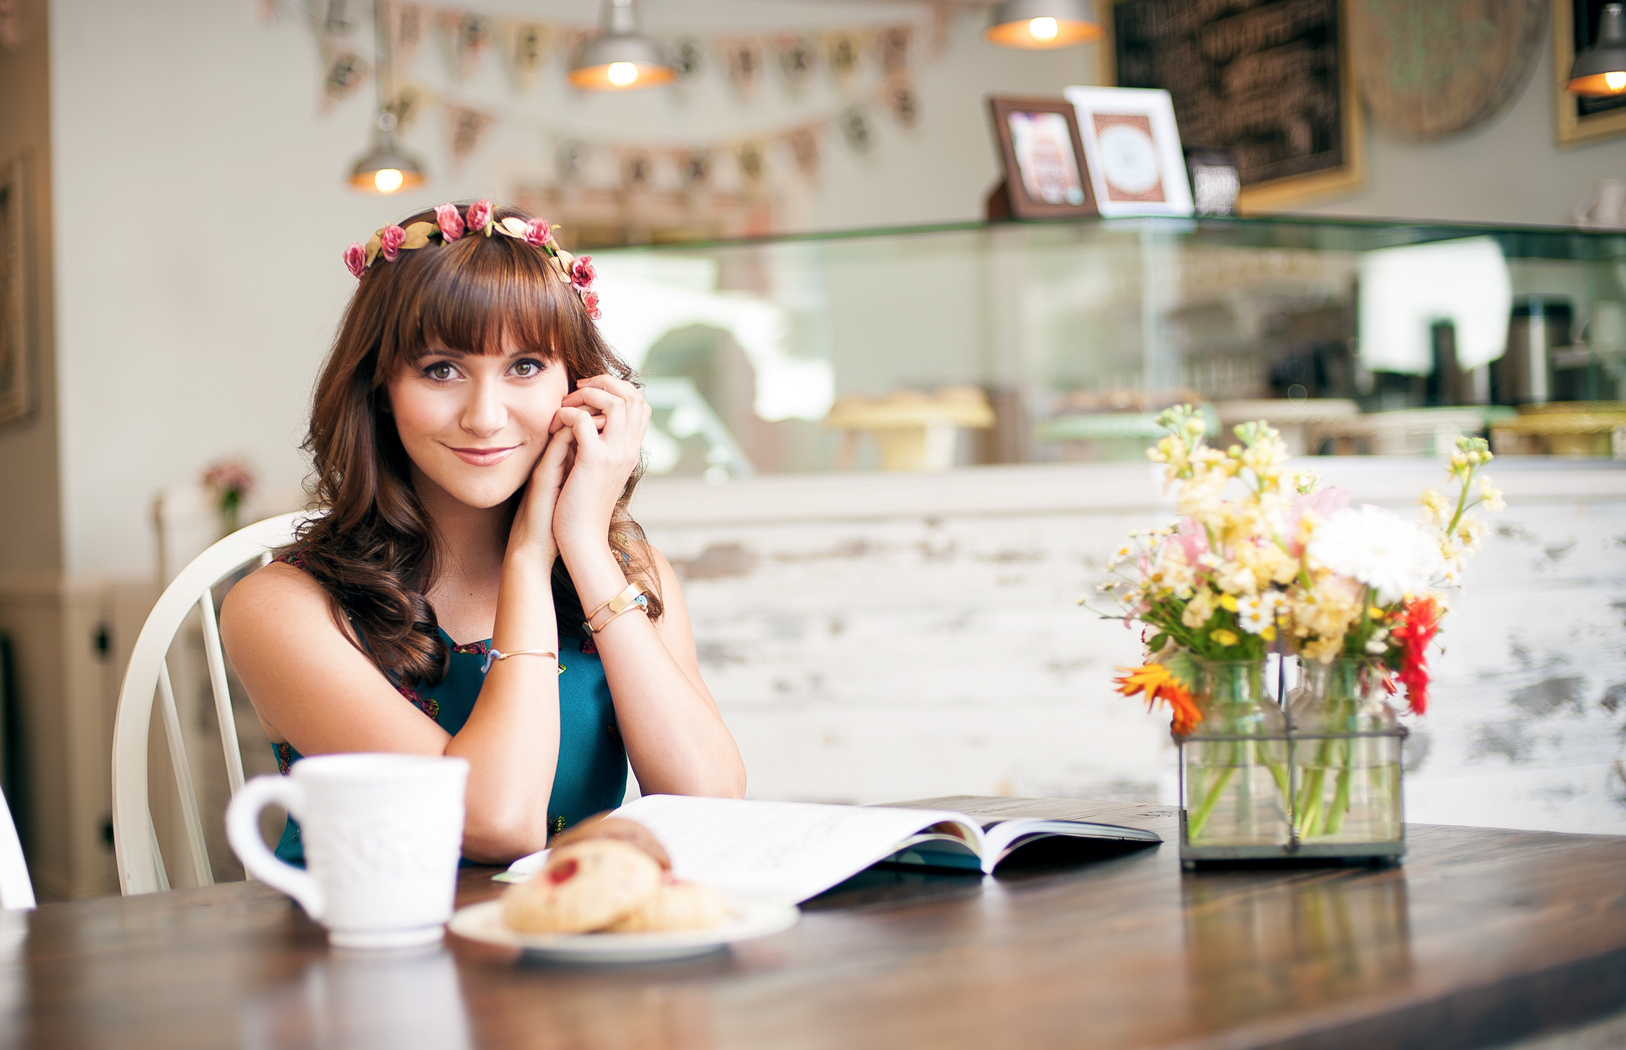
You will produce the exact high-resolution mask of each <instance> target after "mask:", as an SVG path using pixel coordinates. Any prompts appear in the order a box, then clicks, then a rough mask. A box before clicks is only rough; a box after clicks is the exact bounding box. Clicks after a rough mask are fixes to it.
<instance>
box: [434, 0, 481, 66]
mask: <svg viewBox="0 0 1626 1050" xmlns="http://www.w3.org/2000/svg"><path fill="white" fill-rule="evenodd" d="M440 28H441V32H442V33H443V34H445V37H446V47H447V51H448V52H449V54H450V57H451V66H452V72H453V73H454V74H456V76H457V77H458V79H460V80H461V79H463V78H464V77H467V76H468V75H469V74H470V73H473V72H474V70H475V68H476V67H477V66H479V64H480V60H481V59H482V58H484V57H485V53H486V48H487V47H488V46H490V44H491V20H490V19H488V18H486V17H485V16H483V15H475V14H469V13H468V12H466V11H442V12H441V13H440Z"/></svg>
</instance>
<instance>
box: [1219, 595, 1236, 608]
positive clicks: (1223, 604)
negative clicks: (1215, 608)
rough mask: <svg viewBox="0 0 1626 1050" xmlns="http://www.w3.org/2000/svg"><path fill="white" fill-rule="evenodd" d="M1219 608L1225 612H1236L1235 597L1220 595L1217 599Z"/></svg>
mask: <svg viewBox="0 0 1626 1050" xmlns="http://www.w3.org/2000/svg"><path fill="white" fill-rule="evenodd" d="M1219 603H1220V608H1221V609H1224V610H1225V611H1226V612H1236V595H1234V594H1222V595H1220V599H1219Z"/></svg>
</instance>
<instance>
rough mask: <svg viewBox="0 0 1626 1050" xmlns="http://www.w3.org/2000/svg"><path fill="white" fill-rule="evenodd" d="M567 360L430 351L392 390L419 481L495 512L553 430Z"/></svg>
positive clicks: (506, 350) (522, 353) (509, 352)
mask: <svg viewBox="0 0 1626 1050" xmlns="http://www.w3.org/2000/svg"><path fill="white" fill-rule="evenodd" d="M569 388H570V377H569V376H568V375H567V374H566V372H565V366H564V362H563V361H560V360H558V359H557V358H555V359H554V360H551V361H550V360H547V359H545V358H543V357H542V356H541V355H540V354H536V353H532V352H530V351H526V350H519V349H516V348H515V347H513V346H512V344H511V343H510V342H509V341H508V340H507V339H506V338H505V339H504V341H503V352H502V354H500V355H498V354H471V353H465V352H463V351H461V350H454V349H450V348H446V347H440V346H433V345H432V346H431V347H430V348H429V349H428V350H425V351H424V353H423V355H422V356H420V357H419V358H418V360H417V361H415V362H413V363H412V364H410V365H408V366H407V367H406V368H405V369H403V370H402V371H401V372H400V373H399V374H398V375H397V376H396V377H395V378H394V379H392V380H391V381H390V383H389V386H388V392H389V404H390V409H391V411H392V413H393V414H394V416H395V427H396V431H397V432H398V433H399V434H400V435H401V444H402V446H404V447H405V448H406V453H407V455H408V456H409V457H411V459H412V463H413V465H414V466H416V467H417V471H416V474H417V477H416V478H415V481H416V482H417V483H418V484H419V485H420V486H422V485H423V484H424V483H425V482H428V483H429V484H432V485H435V486H438V487H439V488H440V489H442V490H444V491H445V492H446V493H447V494H448V495H450V496H451V497H453V498H454V499H456V500H458V501H459V502H460V503H464V504H466V505H468V506H471V507H481V508H486V507H495V506H497V505H498V504H500V503H502V502H504V501H505V500H507V499H508V498H509V497H510V496H512V495H513V494H514V493H515V492H517V491H519V488H520V486H521V485H523V484H525V482H526V481H527V480H528V479H529V478H530V476H531V470H532V468H533V467H535V466H536V461H537V459H538V457H540V456H541V455H542V450H543V449H544V448H545V447H546V446H547V443H548V428H549V425H550V424H552V422H553V417H554V415H555V413H557V412H558V411H559V402H560V401H561V400H563V399H564V396H565V394H566V393H568V392H569Z"/></svg>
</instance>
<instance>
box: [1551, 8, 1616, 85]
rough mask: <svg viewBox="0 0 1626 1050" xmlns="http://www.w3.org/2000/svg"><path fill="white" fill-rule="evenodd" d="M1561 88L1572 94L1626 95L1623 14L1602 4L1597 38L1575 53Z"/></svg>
mask: <svg viewBox="0 0 1626 1050" xmlns="http://www.w3.org/2000/svg"><path fill="white" fill-rule="evenodd" d="M1564 89H1565V90H1566V91H1568V92H1569V93H1570V94H1572V95H1589V96H1593V97H1597V96H1604V95H1622V94H1626V14H1623V13H1622V11H1621V5H1620V4H1605V5H1604V8H1603V14H1601V15H1599V16H1598V39H1597V40H1596V41H1595V42H1594V43H1593V44H1592V46H1590V47H1587V48H1585V49H1583V50H1582V51H1581V53H1580V54H1578V55H1576V56H1575V62H1574V64H1573V65H1571V66H1570V78H1569V81H1568V82H1567V83H1565V85H1564Z"/></svg>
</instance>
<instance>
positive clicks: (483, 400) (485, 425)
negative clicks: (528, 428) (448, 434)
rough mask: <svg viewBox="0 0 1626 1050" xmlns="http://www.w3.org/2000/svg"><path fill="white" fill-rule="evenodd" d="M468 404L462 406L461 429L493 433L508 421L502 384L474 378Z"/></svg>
mask: <svg viewBox="0 0 1626 1050" xmlns="http://www.w3.org/2000/svg"><path fill="white" fill-rule="evenodd" d="M470 388H471V389H470V394H469V401H468V404H467V405H465V406H464V408H463V429H464V430H467V431H468V432H469V433H471V434H479V435H481V436H486V435H490V434H495V433H497V431H499V430H501V429H502V428H503V426H504V425H506V424H507V422H508V408H507V406H506V405H504V404H503V400H502V384H501V383H500V382H497V381H494V380H490V379H476V380H475V381H474V382H473V383H471V384H470Z"/></svg>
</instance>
